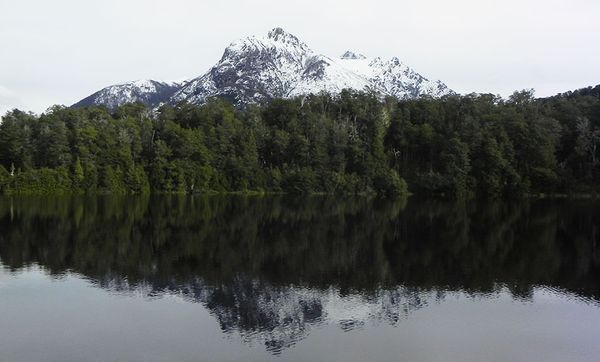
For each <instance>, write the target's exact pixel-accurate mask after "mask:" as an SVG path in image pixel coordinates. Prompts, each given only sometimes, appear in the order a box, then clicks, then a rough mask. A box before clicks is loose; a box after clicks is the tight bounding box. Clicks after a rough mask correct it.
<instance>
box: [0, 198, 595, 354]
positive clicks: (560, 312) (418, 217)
mask: <svg viewBox="0 0 600 362" xmlns="http://www.w3.org/2000/svg"><path fill="white" fill-rule="evenodd" d="M599 359H600V203H598V202H594V201H566V200H559V201H548V200H537V201H525V202H518V203H517V202H513V203H490V202H488V203H476V202H472V203H467V204H456V203H447V202H439V201H437V202H435V201H423V200H418V199H410V200H409V201H408V202H406V201H404V202H402V201H398V202H389V201H383V200H376V199H373V200H368V199H343V200H336V199H333V198H324V197H313V198H301V199H291V198H245V197H228V198H220V197H213V198H201V197H154V198H142V197H139V198H114V197H104V198H73V199H65V198H62V199H57V198H50V199H48V198H12V199H11V198H2V199H0V360H1V361H5V360H6V361H38V360H42V361H44V360H49V361H80V360H102V361H112V360H134V361H137V360H140V361H146V360H164V361H179V360H183V361H186V360H189V361H196V360H207V361H213V360H257V361H261V360H282V361H283V360H310V361H313V360H339V361H349V360H357V361H363V360H381V361H386V360H394V361H395V360H406V361H417V360H432V361H438V360H441V361H448V360H450V361H482V360H486V361H487V360H489V361H494V360H497V361H506V360H527V361H536V360H537V361H594V360H596V361H597V360H599Z"/></svg>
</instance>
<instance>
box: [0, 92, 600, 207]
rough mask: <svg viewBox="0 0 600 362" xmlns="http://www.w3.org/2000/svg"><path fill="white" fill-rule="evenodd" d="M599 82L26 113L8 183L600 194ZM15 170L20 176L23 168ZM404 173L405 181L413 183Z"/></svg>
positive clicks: (64, 187)
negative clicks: (543, 95) (568, 87)
mask: <svg viewBox="0 0 600 362" xmlns="http://www.w3.org/2000/svg"><path fill="white" fill-rule="evenodd" d="M599 153H600V96H599V92H598V91H597V89H596V88H589V89H584V90H580V91H575V92H571V93H567V94H562V95H559V96H556V97H552V98H547V99H535V98H534V97H533V93H532V92H531V91H522V92H516V93H514V94H513V95H512V96H511V97H510V98H509V99H508V100H503V99H501V98H499V97H496V96H492V95H485V94H484V95H467V96H448V97H445V98H442V99H431V98H420V99H416V100H402V101H398V100H393V99H386V100H385V101H381V100H380V99H379V98H378V97H377V96H376V95H373V94H369V93H361V92H352V91H343V92H342V93H341V94H340V95H339V96H337V97H332V96H329V95H319V96H308V97H303V98H296V99H289V100H283V99H278V100H275V101H273V102H271V103H269V104H266V105H263V106H256V105H252V106H248V107H247V108H245V109H243V110H237V109H235V108H234V107H233V106H232V105H231V104H230V103H228V102H227V101H225V100H220V99H214V100H211V101H209V102H208V103H207V104H206V105H204V106H200V107H196V106H192V105H189V104H179V105H177V106H175V107H172V106H164V107H163V108H162V109H160V110H159V111H158V112H156V113H155V114H153V112H151V111H150V110H148V109H146V108H145V107H144V106H143V105H140V104H128V105H124V106H123V107H121V108H119V109H118V110H117V111H116V112H115V113H114V114H109V113H108V112H107V111H106V109H104V108H101V107H89V108H82V109H70V108H64V107H59V106H55V107H52V108H51V109H50V110H49V111H48V112H47V113H45V114H42V115H41V116H39V117H37V116H35V115H33V114H29V113H24V112H21V111H18V110H15V111H12V112H9V113H7V114H6V115H5V116H4V117H3V122H2V124H1V125H0V166H2V167H3V168H2V169H0V188H1V189H2V192H12V193H52V192H54V191H52V190H55V192H57V193H117V194H131V193H148V192H151V191H153V192H168V193H210V192H264V191H267V192H287V193H341V194H365V193H378V194H381V195H390V196H391V195H398V194H405V193H407V192H408V191H407V189H410V190H411V191H413V192H415V193H420V194H432V195H446V196H450V197H466V196H470V195H474V194H480V195H487V196H500V195H510V196H513V195H515V196H518V195H523V194H526V193H581V192H583V193H594V192H598V191H599V190H598V186H597V185H599V184H600V182H599V181H600V154H599ZM11 174H12V175H11ZM405 180H406V181H405Z"/></svg>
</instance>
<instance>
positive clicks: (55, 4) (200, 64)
mask: <svg viewBox="0 0 600 362" xmlns="http://www.w3.org/2000/svg"><path fill="white" fill-rule="evenodd" d="M598 19H600V1H597V0H563V1H557V0H503V1H489V0H453V1H448V0H419V1H417V0H411V1H406V0H370V1H364V0H361V1H354V0H344V1H342V0H334V1H327V0H303V1H282V0H252V1H245V0H220V1H212V0H208V1H191V0H169V1H164V0H161V1H156V0H102V1H94V0H52V1H47V0H0V114H4V113H5V112H6V110H8V109H12V108H19V109H22V110H26V111H33V112H36V113H40V112H43V111H44V110H46V109H47V108H49V107H50V106H51V105H54V104H64V105H71V104H73V103H75V102H76V101H78V100H80V99H82V98H84V97H86V96H87V95H89V94H91V93H93V92H95V91H97V90H99V89H101V88H103V87H105V86H108V85H111V84H115V83H121V82H125V81H131V80H137V79H156V80H183V79H189V78H193V77H196V76H199V75H201V74H203V73H204V72H206V71H207V70H208V69H209V68H210V67H211V66H212V65H214V64H215V63H216V62H217V61H218V60H219V59H220V58H221V55H222V53H223V50H224V49H225V47H226V46H227V45H229V44H230V43H231V42H232V41H234V40H236V39H239V38H242V37H245V36H250V35H263V34H266V33H267V32H268V31H269V30H270V29H272V28H274V27H282V28H284V29H285V30H286V31H288V32H290V33H292V34H294V35H296V36H297V37H299V38H300V39H301V40H303V41H304V42H306V43H307V44H308V45H309V46H310V47H311V48H312V49H313V50H315V51H316V52H319V53H322V54H326V55H329V56H338V55H341V54H342V53H343V52H344V51H345V50H353V51H356V52H360V53H363V54H365V55H367V56H381V57H387V58H389V57H392V56H397V57H398V58H400V59H401V60H402V61H404V62H405V63H406V64H408V65H409V66H411V67H412V68H413V69H415V70H416V71H417V72H419V73H421V74H422V75H424V76H425V77H427V78H430V79H440V80H442V81H443V82H445V83H446V84H447V85H448V86H449V87H450V88H451V89H453V90H455V91H457V92H459V93H471V92H481V93H494V94H499V95H502V96H505V97H506V96H508V95H510V94H511V93H512V92H513V91H515V90H521V89H530V88H533V89H535V91H536V95H537V96H548V95H553V94H556V93H559V92H563V91H567V90H572V89H577V88H581V87H585V86H589V85H596V84H599V83H600V66H599V64H600V45H599V44H600V21H598Z"/></svg>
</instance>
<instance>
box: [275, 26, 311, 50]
mask: <svg viewBox="0 0 600 362" xmlns="http://www.w3.org/2000/svg"><path fill="white" fill-rule="evenodd" d="M267 38H269V39H272V40H273V41H277V42H282V43H287V44H291V45H294V46H302V45H304V43H302V42H301V41H300V40H299V39H298V38H297V37H296V36H294V35H292V34H290V33H288V32H286V31H285V30H283V29H282V28H274V29H273V30H271V31H269V33H268V34H267Z"/></svg>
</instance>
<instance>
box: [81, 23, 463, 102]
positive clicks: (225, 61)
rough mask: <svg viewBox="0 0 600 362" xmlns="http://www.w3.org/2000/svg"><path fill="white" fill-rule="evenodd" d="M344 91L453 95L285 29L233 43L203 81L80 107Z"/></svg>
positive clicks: (127, 88) (107, 94) (110, 95)
mask: <svg viewBox="0 0 600 362" xmlns="http://www.w3.org/2000/svg"><path fill="white" fill-rule="evenodd" d="M343 89H354V90H365V91H367V90H368V91H373V92H377V93H379V94H381V95H382V96H385V95H389V96H394V97H397V98H400V99H410V98H417V97H420V96H424V95H426V96H432V97H441V96H444V95H447V94H452V93H453V92H452V90H450V89H449V88H448V87H447V86H446V85H445V84H444V83H442V82H441V81H431V80H429V79H427V78H425V77H424V76H422V75H420V74H419V73H417V72H416V71H414V70H413V69H412V68H410V67H409V66H408V65H406V64H404V63H403V62H401V61H400V60H399V59H398V58H395V57H394V58H392V59H389V60H385V59H381V58H379V57H376V58H368V57H366V56H364V55H362V54H359V53H355V52H353V51H347V52H345V53H344V54H343V55H342V56H340V57H338V58H332V57H328V56H326V55H322V54H319V53H316V52H315V51H313V50H312V49H311V48H310V47H309V46H308V45H307V44H306V43H304V42H302V41H301V40H300V39H298V38H297V37H296V36H294V35H292V34H290V33H288V32H286V31H285V30H283V29H281V28H275V29H273V30H271V31H269V32H268V34H267V35H266V36H251V37H247V38H244V39H240V40H238V41H235V42H233V43H231V44H230V45H229V46H228V47H227V48H226V49H225V52H224V53H223V56H222V58H221V60H219V61H218V62H217V64H215V65H214V66H213V67H212V68H211V69H209V70H208V71H207V72H206V73H204V74H202V75H201V76H199V77H196V78H193V79H191V80H189V81H187V82H184V83H183V84H173V83H164V82H158V81H154V80H145V81H135V82H130V83H123V84H118V85H113V86H109V87H106V88H104V89H102V90H100V91H98V92H96V93H94V94H92V95H91V96H89V97H87V98H85V99H83V100H81V101H80V102H78V103H77V104H75V106H87V105H105V106H107V107H109V108H116V107H117V106H119V105H121V104H124V103H128V102H134V101H139V102H142V103H144V104H146V105H148V106H151V107H156V106H158V105H160V104H163V103H170V104H176V103H178V102H182V101H187V102H190V103H192V104H202V103H204V102H206V100H207V99H209V98H211V97H224V98H227V99H229V100H230V101H232V102H233V103H234V104H236V105H238V106H243V105H246V104H250V103H262V102H266V101H269V100H271V99H274V98H289V97H295V96H300V95H307V94H318V93H321V92H327V93H330V94H338V93H339V92H341V91H342V90H343Z"/></svg>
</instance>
